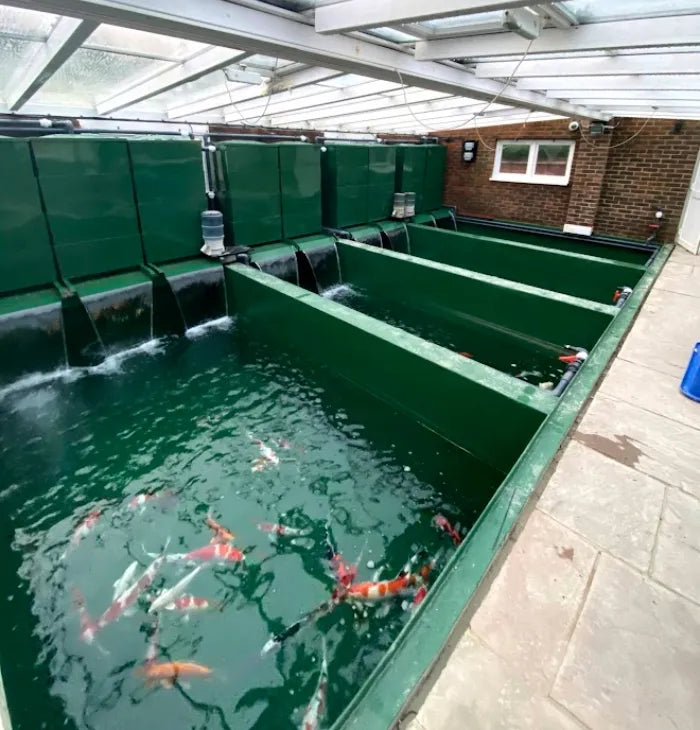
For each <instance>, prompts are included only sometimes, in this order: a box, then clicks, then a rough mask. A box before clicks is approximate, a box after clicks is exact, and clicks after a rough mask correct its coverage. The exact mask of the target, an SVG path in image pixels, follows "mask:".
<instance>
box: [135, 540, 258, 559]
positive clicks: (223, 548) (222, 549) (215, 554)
mask: <svg viewBox="0 0 700 730" xmlns="http://www.w3.org/2000/svg"><path fill="white" fill-rule="evenodd" d="M146 554H147V555H152V553H146ZM165 560H166V562H168V563H178V562H183V563H194V562H197V561H199V560H201V561H211V562H214V563H240V562H241V561H243V560H245V555H244V554H243V553H242V552H241V551H240V550H239V549H238V548H235V547H233V545H224V544H223V543H220V542H218V543H214V544H213V545H212V544H209V545H205V546H204V547H201V548H197V550H192V551H191V552H189V553H171V554H170V555H167V556H165Z"/></svg>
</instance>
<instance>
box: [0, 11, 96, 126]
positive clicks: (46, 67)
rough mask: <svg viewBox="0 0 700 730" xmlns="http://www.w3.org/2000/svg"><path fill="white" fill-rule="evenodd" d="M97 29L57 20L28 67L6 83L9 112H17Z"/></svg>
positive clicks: (91, 22)
mask: <svg viewBox="0 0 700 730" xmlns="http://www.w3.org/2000/svg"><path fill="white" fill-rule="evenodd" d="M98 25H99V23H97V22H95V21H94V20H76V19H75V18H61V19H60V20H59V21H58V23H56V25H55V26H54V28H53V30H52V31H51V33H50V35H49V37H48V38H47V39H46V41H45V42H44V43H43V44H42V45H41V47H40V48H39V49H38V50H37V51H36V53H35V54H34V56H33V57H32V58H31V60H30V61H29V63H28V65H20V66H19V67H18V68H17V69H16V71H15V73H14V74H13V75H12V76H11V78H10V80H9V81H8V84H7V93H6V95H5V96H6V99H5V101H6V102H7V106H8V108H9V109H10V111H13V112H16V111H18V110H19V109H21V107H22V105H23V104H24V103H25V102H26V101H28V100H29V99H31V98H32V96H34V94H36V92H37V91H39V89H40V88H41V87H42V86H43V85H44V84H45V83H46V82H47V81H48V80H49V79H50V78H51V77H52V76H53V75H54V73H56V71H58V69H59V68H60V67H61V66H62V65H63V64H64V63H65V62H66V61H67V60H68V59H69V58H70V57H71V55H72V54H73V52H74V51H75V50H77V49H78V48H80V46H81V44H82V43H83V41H85V40H86V39H87V38H88V36H90V34H91V33H92V32H93V31H94V30H95V28H97V26H98Z"/></svg>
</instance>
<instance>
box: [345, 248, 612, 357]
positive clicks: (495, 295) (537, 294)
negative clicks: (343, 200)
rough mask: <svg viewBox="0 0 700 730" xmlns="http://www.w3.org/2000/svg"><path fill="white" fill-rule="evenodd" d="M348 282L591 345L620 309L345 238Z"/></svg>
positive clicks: (450, 312) (548, 338)
mask: <svg viewBox="0 0 700 730" xmlns="http://www.w3.org/2000/svg"><path fill="white" fill-rule="evenodd" d="M337 249H338V256H339V257H340V271H341V278H342V281H343V283H346V284H355V285H357V286H359V287H362V288H364V289H368V290H369V291H370V293H372V292H376V293H377V295H380V296H382V297H386V298H390V299H393V300H395V301H398V302H403V301H410V304H411V306H413V307H414V308H418V309H423V310H424V311H426V312H431V313H433V314H435V315H438V316H440V317H444V318H446V319H448V320H453V321H460V319H462V318H470V317H471V318H477V319H479V320H482V321H484V322H486V323H492V324H493V325H495V326H497V327H503V328H506V329H508V330H510V331H512V332H516V333H520V334H522V335H524V336H526V337H530V338H533V339H536V340H540V341H542V342H548V343H552V344H554V345H558V346H560V347H563V346H564V345H575V346H578V347H585V348H587V349H591V348H592V347H593V346H594V345H595V343H596V342H597V340H598V338H599V337H600V336H601V334H602V333H603V331H604V330H605V328H606V327H607V326H608V325H609V324H610V322H611V320H612V318H613V316H614V314H615V313H616V311H618V310H615V309H614V308H613V307H610V306H607V305H604V304H597V303H596V302H589V301H586V300H582V299H575V298H574V297H569V296H567V295H565V294H557V293H556V292H547V291H544V290H542V289H537V288H535V287H530V286H526V285H521V284H517V283H515V282H509V281H506V280H505V279H497V278H495V277H492V276H486V275H484V274H476V273H472V272H467V271H464V270H463V269H457V268H454V267H451V266H445V265H444V264H437V263H434V262H432V261H427V260H425V259H419V258H415V257H412V256H406V255H405V254H401V253H393V252H390V251H386V250H382V249H377V248H373V247H371V246H365V245H364V244H361V243H349V242H346V241H339V242H338V244H337Z"/></svg>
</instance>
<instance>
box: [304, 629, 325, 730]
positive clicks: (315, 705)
mask: <svg viewBox="0 0 700 730" xmlns="http://www.w3.org/2000/svg"><path fill="white" fill-rule="evenodd" d="M322 641H323V643H322V649H321V673H320V674H319V676H318V684H317V685H316V690H315V691H314V694H313V697H312V698H311V702H309V705H308V707H307V708H306V712H305V713H304V719H303V720H302V722H301V730H318V729H319V728H320V727H321V722H322V720H323V716H324V714H325V712H326V695H327V693H328V657H327V655H326V640H325V639H323V640H322Z"/></svg>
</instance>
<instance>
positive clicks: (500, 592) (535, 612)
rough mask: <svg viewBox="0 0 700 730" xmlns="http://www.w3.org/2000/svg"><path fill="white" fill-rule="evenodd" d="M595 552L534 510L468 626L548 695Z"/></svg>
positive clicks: (591, 568) (535, 686)
mask: <svg viewBox="0 0 700 730" xmlns="http://www.w3.org/2000/svg"><path fill="white" fill-rule="evenodd" d="M596 555H597V550H596V549H595V548H594V547H592V546H591V545H590V544H589V543H587V542H586V541H585V540H583V539H582V538H580V537H578V536H577V535H575V534H574V533H573V532H571V530H568V529H566V528H565V527H563V526H562V525H560V524H559V523H558V522H555V521H554V520H553V519H551V518H550V517H548V516H547V515H545V514H544V513H543V512H541V511H539V510H535V511H534V512H533V513H532V515H531V516H530V518H529V519H528V521H527V523H526V525H525V527H524V529H523V531H522V533H521V534H520V535H519V537H518V539H517V541H516V543H515V545H514V546H513V548H512V550H511V552H510V554H509V555H508V558H507V559H506V561H505V562H504V564H503V566H502V567H501V570H500V571H499V573H498V575H497V577H496V578H495V580H494V582H493V584H492V585H491V587H490V589H489V592H488V594H487V595H486V597H485V598H484V600H483V602H482V603H481V605H480V606H479V608H478V610H477V611H476V613H475V615H474V617H473V619H472V621H471V626H470V628H471V630H472V632H473V633H474V634H475V635H477V636H478V637H479V638H480V639H482V640H483V641H484V643H485V644H486V645H487V646H488V647H490V648H491V649H493V650H494V651H495V652H496V654H498V655H499V656H500V657H502V658H503V659H505V660H506V661H507V662H508V664H509V665H510V666H511V667H513V668H514V669H516V670H517V671H518V673H519V674H520V676H521V677H522V678H523V679H524V680H525V682H526V684H528V685H529V686H530V687H531V690H532V691H535V692H540V693H542V694H544V695H546V694H547V693H548V692H549V689H550V687H551V686H552V682H553V680H554V677H555V675H556V673H557V670H558V668H559V663H560V662H561V658H562V656H563V654H564V651H565V650H566V645H567V642H568V640H569V636H570V635H571V632H572V630H573V627H574V623H575V621H576V617H577V615H578V612H579V609H580V606H581V602H582V600H583V596H584V593H585V590H586V586H587V584H588V580H589V577H590V575H591V572H592V570H593V565H594V563H595V559H596Z"/></svg>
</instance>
